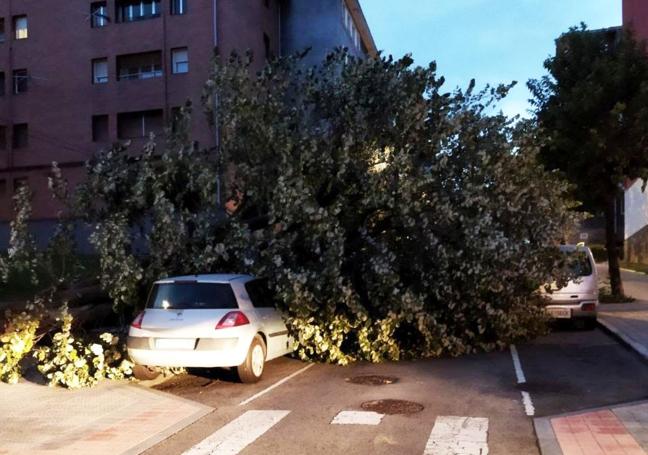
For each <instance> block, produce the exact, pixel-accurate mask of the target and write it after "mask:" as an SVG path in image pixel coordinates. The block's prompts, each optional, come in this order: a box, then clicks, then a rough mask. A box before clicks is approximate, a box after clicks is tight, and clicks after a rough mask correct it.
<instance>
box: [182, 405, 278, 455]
mask: <svg viewBox="0 0 648 455" xmlns="http://www.w3.org/2000/svg"><path fill="white" fill-rule="evenodd" d="M289 413H290V411H247V412H246V413H245V414H243V415H241V416H240V417H239V418H237V419H235V420H232V421H231V422H230V423H228V424H227V425H225V426H224V427H222V428H221V429H220V430H217V431H216V432H215V433H213V434H212V435H211V436H208V437H207V438H206V439H204V440H203V441H201V442H199V443H198V444H196V445H195V446H193V447H192V448H191V449H189V450H187V451H186V452H184V454H183V455H236V454H237V453H239V452H240V451H242V450H243V449H245V448H246V447H247V446H249V445H250V444H252V443H253V442H254V441H255V440H256V439H257V438H259V437H260V436H261V435H263V434H264V433H265V432H266V431H268V430H269V429H270V428H272V427H273V426H275V425H276V424H277V423H278V422H279V421H280V420H281V419H283V418H284V417H286V416H287V415H288V414H289Z"/></svg>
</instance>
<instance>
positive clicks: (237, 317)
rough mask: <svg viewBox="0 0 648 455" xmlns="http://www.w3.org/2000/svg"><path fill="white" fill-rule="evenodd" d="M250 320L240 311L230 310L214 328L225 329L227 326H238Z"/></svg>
mask: <svg viewBox="0 0 648 455" xmlns="http://www.w3.org/2000/svg"><path fill="white" fill-rule="evenodd" d="M249 323H250V320H249V319H248V318H247V317H246V316H245V315H244V314H243V313H242V312H240V311H230V312H229V313H227V314H226V315H225V316H223V319H221V320H220V321H219V322H218V324H216V330H218V329H227V328H229V327H238V326H240V325H245V324H249Z"/></svg>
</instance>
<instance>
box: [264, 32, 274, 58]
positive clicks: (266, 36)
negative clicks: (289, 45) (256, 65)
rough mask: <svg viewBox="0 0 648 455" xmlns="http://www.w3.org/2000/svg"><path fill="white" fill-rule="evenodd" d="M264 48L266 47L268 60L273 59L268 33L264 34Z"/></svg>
mask: <svg viewBox="0 0 648 455" xmlns="http://www.w3.org/2000/svg"><path fill="white" fill-rule="evenodd" d="M263 48H264V49H265V58H266V60H270V59H272V50H271V49H270V37H269V36H268V35H267V34H266V33H264V34H263Z"/></svg>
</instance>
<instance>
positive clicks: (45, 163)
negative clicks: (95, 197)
mask: <svg viewBox="0 0 648 455" xmlns="http://www.w3.org/2000/svg"><path fill="white" fill-rule="evenodd" d="M45 3H48V4H47V5H46V4H45ZM55 3H56V5H55V6H56V7H52V5H49V2H43V1H42V0H4V1H2V2H0V246H2V245H6V237H7V223H6V222H7V220H9V219H10V217H11V212H12V200H11V198H12V195H13V193H14V191H15V189H16V188H18V187H19V186H20V185H23V184H28V185H29V186H30V187H31V188H32V190H33V192H34V201H33V206H34V220H35V225H36V227H35V229H36V230H38V229H39V227H38V223H41V224H42V226H41V228H42V229H44V230H47V225H48V223H50V225H51V220H52V218H53V217H54V216H55V214H56V212H57V210H58V208H57V207H55V205H54V202H53V201H52V198H51V196H50V194H49V192H48V190H47V178H48V176H49V172H50V167H51V163H52V162H53V161H56V162H58V163H59V165H60V167H61V168H62V169H63V172H64V174H65V176H66V177H67V178H68V179H69V180H70V182H71V183H72V184H75V183H76V182H78V181H80V179H82V178H83V173H84V169H83V163H84V162H85V161H86V160H87V159H88V158H90V157H91V156H92V154H93V153H95V152H96V151H97V150H99V149H101V148H105V147H107V146H109V145H110V144H111V143H114V142H117V141H126V140H129V141H131V142H133V145H134V146H137V145H138V143H143V142H144V141H145V139H146V137H147V136H148V134H149V133H151V132H153V133H161V132H162V130H163V128H164V126H165V125H166V124H168V122H169V120H170V117H171V116H172V113H173V111H174V109H175V108H178V107H180V106H182V105H184V104H185V103H186V101H188V100H189V101H191V102H192V104H193V105H194V106H195V109H194V111H195V115H194V118H193V119H192V123H193V124H192V136H193V138H194V139H195V140H196V141H198V142H199V143H200V145H201V146H202V147H207V148H209V147H210V146H212V145H213V144H214V142H215V139H214V132H213V131H212V130H211V129H210V128H209V126H208V122H207V120H206V118H205V116H204V115H202V111H201V108H200V96H201V91H202V87H203V84H204V82H205V81H206V79H207V77H208V74H209V71H210V67H211V57H212V55H213V51H214V48H215V47H218V49H219V51H220V52H221V54H223V55H228V54H229V53H230V52H231V51H233V50H238V51H240V52H243V51H246V50H251V51H252V52H253V55H254V56H255V62H254V65H255V66H256V67H257V68H260V67H261V66H262V65H263V64H264V63H265V61H266V59H268V58H272V57H273V56H277V55H281V54H285V53H291V52H297V51H302V50H304V49H306V48H311V52H310V54H309V57H308V58H309V60H308V62H307V63H312V64H315V63H316V62H318V61H321V59H322V58H323V57H324V55H325V54H326V53H327V52H329V51H330V50H332V49H334V48H335V47H338V46H346V47H348V48H349V49H350V50H351V52H353V53H354V54H356V55H367V56H374V55H376V48H375V44H374V42H373V39H372V37H371V33H370V31H369V28H368V26H367V23H366V21H365V19H364V15H363V14H362V10H361V8H360V5H359V3H358V1H357V0H103V1H95V0H65V1H57V2H55Z"/></svg>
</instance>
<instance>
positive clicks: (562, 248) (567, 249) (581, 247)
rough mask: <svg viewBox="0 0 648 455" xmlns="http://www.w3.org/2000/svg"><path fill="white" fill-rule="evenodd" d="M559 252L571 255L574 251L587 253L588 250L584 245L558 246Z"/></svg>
mask: <svg viewBox="0 0 648 455" xmlns="http://www.w3.org/2000/svg"><path fill="white" fill-rule="evenodd" d="M560 251H564V252H565V253H573V252H574V251H589V248H588V247H586V246H585V245H582V244H579V245H560Z"/></svg>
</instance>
